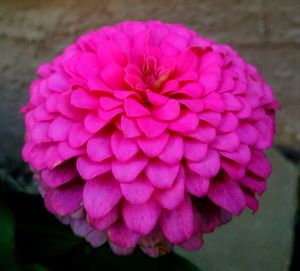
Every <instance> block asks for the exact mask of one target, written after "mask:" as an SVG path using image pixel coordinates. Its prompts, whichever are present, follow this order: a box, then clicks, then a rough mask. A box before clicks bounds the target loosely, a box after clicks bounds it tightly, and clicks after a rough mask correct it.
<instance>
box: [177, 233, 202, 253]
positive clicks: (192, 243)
mask: <svg viewBox="0 0 300 271" xmlns="http://www.w3.org/2000/svg"><path fill="white" fill-rule="evenodd" d="M203 243H204V242H203V239H202V236H201V235H200V233H196V234H194V235H193V236H192V237H191V238H190V239H189V240H187V241H185V242H183V243H181V244H180V246H181V247H182V248H184V249H186V250H197V249H199V248H200V247H202V245H203Z"/></svg>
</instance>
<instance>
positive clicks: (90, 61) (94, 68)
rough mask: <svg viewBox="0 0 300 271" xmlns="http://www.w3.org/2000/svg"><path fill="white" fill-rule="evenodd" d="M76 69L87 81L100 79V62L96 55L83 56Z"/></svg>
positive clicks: (84, 54) (86, 54)
mask: <svg viewBox="0 0 300 271" xmlns="http://www.w3.org/2000/svg"><path fill="white" fill-rule="evenodd" d="M76 68H77V72H78V73H79V74H80V75H81V76H82V77H83V78H85V79H89V78H93V77H98V76H99V75H100V66H99V62H98V60H97V55H96V54H94V53H83V54H81V55H80V58H79V61H78V63H77V66H76Z"/></svg>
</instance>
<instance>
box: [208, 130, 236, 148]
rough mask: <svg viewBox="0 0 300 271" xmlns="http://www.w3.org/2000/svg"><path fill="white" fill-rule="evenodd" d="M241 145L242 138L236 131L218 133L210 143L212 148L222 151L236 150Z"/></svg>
mask: <svg viewBox="0 0 300 271" xmlns="http://www.w3.org/2000/svg"><path fill="white" fill-rule="evenodd" d="M239 145H240V140H239V138H238V136H237V134H236V133H235V132H233V133H227V134H220V135H217V136H216V138H215V140H214V141H213V142H212V143H211V144H210V146H211V147H212V148H215V149H218V150H221V151H229V152H231V151H234V150H236V149H237V148H238V147H239Z"/></svg>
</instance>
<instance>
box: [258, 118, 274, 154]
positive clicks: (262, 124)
mask: <svg viewBox="0 0 300 271" xmlns="http://www.w3.org/2000/svg"><path fill="white" fill-rule="evenodd" d="M254 126H255V128H256V130H257V135H258V136H257V141H256V143H255V146H256V147H257V148H259V149H268V148H270V147H271V146H272V143H273V134H274V120H273V119H271V118H269V117H267V118H264V119H263V120H261V121H258V122H257V123H256V124H255V125H254Z"/></svg>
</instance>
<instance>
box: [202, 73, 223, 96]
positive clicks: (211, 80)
mask: <svg viewBox="0 0 300 271" xmlns="http://www.w3.org/2000/svg"><path fill="white" fill-rule="evenodd" d="M199 83H200V84H201V85H202V86H203V88H204V90H205V93H209V92H211V91H214V90H216V89H217V87H218V86H219V83H220V78H219V76H218V75H216V74H215V73H212V72H205V71H204V72H202V73H201V75H200V78H199Z"/></svg>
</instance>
